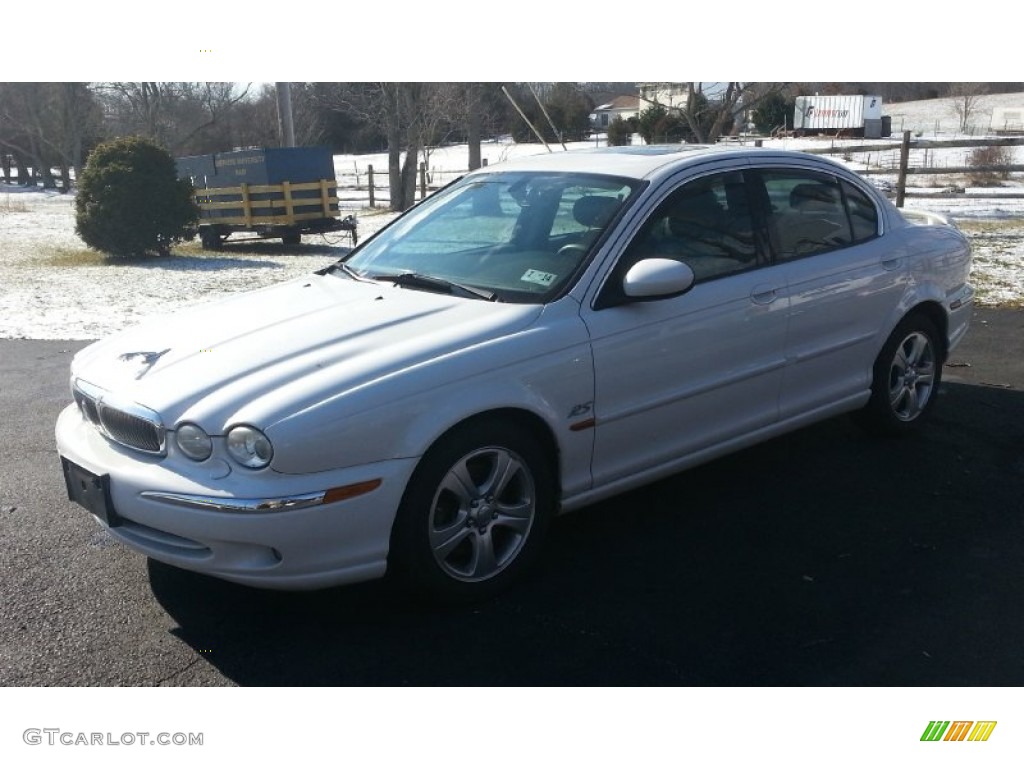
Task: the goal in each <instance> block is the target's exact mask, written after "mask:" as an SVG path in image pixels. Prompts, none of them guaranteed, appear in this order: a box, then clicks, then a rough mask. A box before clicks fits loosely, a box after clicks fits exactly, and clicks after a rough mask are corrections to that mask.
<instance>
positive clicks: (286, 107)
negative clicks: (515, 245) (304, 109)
mask: <svg viewBox="0 0 1024 768" xmlns="http://www.w3.org/2000/svg"><path fill="white" fill-rule="evenodd" d="M274 86H275V87H276V88H277V125H278V128H279V129H280V133H281V146H282V147H294V146H295V123H294V122H292V91H291V84H290V83H274Z"/></svg>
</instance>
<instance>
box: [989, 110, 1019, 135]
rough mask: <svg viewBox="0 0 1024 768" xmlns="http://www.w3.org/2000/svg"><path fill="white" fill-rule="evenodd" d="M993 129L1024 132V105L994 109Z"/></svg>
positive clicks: (1000, 131)
mask: <svg viewBox="0 0 1024 768" xmlns="http://www.w3.org/2000/svg"><path fill="white" fill-rule="evenodd" d="M992 130H994V131H995V132H996V133H1024V106H1020V107H996V108H995V109H993V110H992Z"/></svg>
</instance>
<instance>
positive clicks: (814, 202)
mask: <svg viewBox="0 0 1024 768" xmlns="http://www.w3.org/2000/svg"><path fill="white" fill-rule="evenodd" d="M835 205H836V190H835V189H833V188H832V187H829V186H826V185H825V184H797V185H796V186H795V187H793V189H792V190H791V191H790V193H789V207H790V208H819V209H820V208H828V209H831V208H833V207H834V206H835Z"/></svg>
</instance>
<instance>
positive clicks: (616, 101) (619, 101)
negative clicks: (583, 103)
mask: <svg viewBox="0 0 1024 768" xmlns="http://www.w3.org/2000/svg"><path fill="white" fill-rule="evenodd" d="M639 108H640V97H639V96H616V97H615V98H613V99H612V100H611V101H609V102H608V103H606V104H602V105H601V106H599V107H595V108H594V111H595V112H611V111H613V110H616V109H639Z"/></svg>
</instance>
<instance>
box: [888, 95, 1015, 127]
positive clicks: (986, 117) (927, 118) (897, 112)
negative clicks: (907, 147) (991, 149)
mask: <svg viewBox="0 0 1024 768" xmlns="http://www.w3.org/2000/svg"><path fill="white" fill-rule="evenodd" d="M954 102H955V100H954V99H953V98H951V97H947V98H944V99H928V100H926V101H905V102H898V103H891V104H883V105H882V114H884V115H889V116H890V117H891V118H892V130H893V133H902V132H903V131H911V132H913V133H915V134H916V133H920V134H921V135H922V136H946V137H949V136H952V135H954V134H957V133H959V128H960V118H959V117H958V116H957V113H956V109H955V107H954ZM998 107H1021V108H1024V93H1000V94H994V95H991V96H981V97H979V98H978V102H977V106H976V111H975V114H974V116H973V117H972V118H971V119H970V121H969V125H970V130H969V131H968V133H971V134H974V135H978V134H985V133H989V132H990V129H991V122H992V110H993V109H996V108H998Z"/></svg>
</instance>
